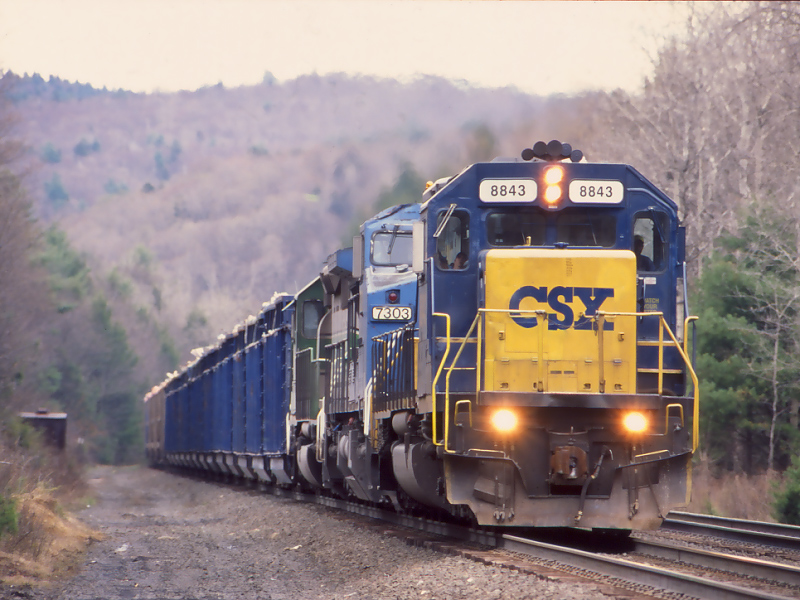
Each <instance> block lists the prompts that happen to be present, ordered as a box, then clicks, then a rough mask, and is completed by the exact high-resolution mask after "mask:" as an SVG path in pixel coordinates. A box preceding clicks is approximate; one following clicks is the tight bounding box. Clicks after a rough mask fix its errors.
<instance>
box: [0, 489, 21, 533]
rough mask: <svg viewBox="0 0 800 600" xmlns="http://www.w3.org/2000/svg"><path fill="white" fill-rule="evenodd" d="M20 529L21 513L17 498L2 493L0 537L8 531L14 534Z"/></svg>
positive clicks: (0, 497) (0, 501)
mask: <svg viewBox="0 0 800 600" xmlns="http://www.w3.org/2000/svg"><path fill="white" fill-rule="evenodd" d="M18 530H19V513H17V502H16V500H14V499H13V498H7V497H6V496H2V495H0V538H1V537H3V533H5V532H6V531H7V532H8V533H10V534H12V535H13V534H15V533H17V531H18Z"/></svg>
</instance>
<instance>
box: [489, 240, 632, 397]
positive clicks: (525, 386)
mask: <svg viewBox="0 0 800 600" xmlns="http://www.w3.org/2000/svg"><path fill="white" fill-rule="evenodd" d="M485 290H486V292H485V298H486V304H485V306H486V308H487V309H497V310H499V311H505V312H488V313H487V315H486V328H485V331H484V357H485V363H484V389H486V390H490V391H512V392H579V393H598V392H605V393H634V392H635V391H636V317H632V316H617V317H608V318H606V323H605V329H604V332H603V339H602V343H601V340H600V339H599V336H598V332H597V331H596V328H597V323H596V321H595V320H594V319H593V318H592V315H595V313H596V312H597V311H601V312H605V313H615V312H616V313H623V312H624V313H633V312H635V311H636V258H635V255H634V254H633V252H630V251H628V250H552V249H548V250H545V249H538V248H515V249H495V250H490V251H489V252H487V254H486V272H485ZM508 311H511V312H508ZM514 311H540V312H538V313H526V312H514ZM601 363H602V366H601Z"/></svg>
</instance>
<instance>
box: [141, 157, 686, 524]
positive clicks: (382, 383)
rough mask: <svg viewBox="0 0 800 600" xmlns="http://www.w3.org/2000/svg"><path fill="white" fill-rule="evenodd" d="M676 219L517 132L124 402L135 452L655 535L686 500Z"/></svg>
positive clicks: (610, 168)
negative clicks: (516, 152) (140, 429)
mask: <svg viewBox="0 0 800 600" xmlns="http://www.w3.org/2000/svg"><path fill="white" fill-rule="evenodd" d="M694 320H695V317H692V316H690V313H689V311H688V308H687V279H686V259H685V230H684V228H683V227H682V226H681V225H680V222H679V218H678V211H677V206H676V204H675V203H674V202H673V201H672V200H671V199H670V198H668V197H667V196H666V195H665V194H664V193H663V192H662V191H660V190H659V189H658V188H656V187H655V186H654V185H653V184H652V183H650V182H649V181H648V180H647V179H645V177H643V176H642V175H641V174H640V173H638V172H637V171H636V170H635V169H634V168H632V167H631V166H628V165H624V164H606V163H592V162H587V160H586V159H585V158H583V156H582V153H581V152H580V151H578V150H573V149H572V148H571V147H570V146H569V145H568V144H562V143H560V142H558V141H552V142H550V143H549V144H546V143H544V142H537V143H536V144H535V145H534V146H533V147H532V148H527V149H525V150H524V151H523V153H522V156H521V157H520V158H498V159H495V160H494V161H492V162H485V163H477V164H473V165H471V166H469V167H467V168H466V169H464V170H463V171H462V172H461V173H459V174H458V175H456V176H453V177H449V178H444V179H441V180H439V181H436V182H431V183H429V184H428V186H427V189H425V190H424V192H423V193H422V197H421V201H420V202H419V203H415V204H409V205H402V206H395V207H393V208H389V209H387V210H384V211H383V212H381V213H380V214H377V215H375V216H374V217H372V218H370V219H369V220H367V221H366V222H365V223H364V224H363V225H362V226H361V228H360V233H359V235H357V236H356V237H355V238H354V239H353V246H352V248H346V249H342V250H339V251H337V252H335V253H334V254H332V255H331V256H329V257H328V258H327V261H326V262H325V263H324V264H323V266H322V268H321V271H320V274H319V276H318V277H316V278H314V279H313V280H312V281H310V282H309V283H308V284H307V285H306V286H305V287H303V288H302V289H301V290H300V291H299V292H297V293H295V294H276V295H274V296H273V297H272V299H271V300H270V301H269V302H268V303H265V304H264V305H263V309H262V310H261V312H260V313H259V314H258V316H257V317H250V318H249V319H248V320H247V321H245V322H243V323H242V324H241V325H239V326H237V327H236V329H235V330H234V331H233V332H232V333H231V334H229V335H227V336H220V339H219V341H218V343H216V344H215V345H213V346H211V347H208V348H206V349H204V351H203V353H202V355H201V356H199V357H198V358H197V359H196V360H195V361H194V362H192V363H190V364H188V365H187V366H186V367H185V368H183V369H181V370H180V371H178V372H176V373H173V374H171V375H170V376H169V377H168V378H167V380H166V381H164V382H163V383H162V384H160V385H159V386H157V387H155V388H153V390H152V391H151V392H150V393H149V394H148V395H147V397H146V398H145V407H146V408H145V413H146V419H145V420H146V427H145V429H146V452H147V457H148V460H149V462H150V463H151V464H153V465H157V466H159V465H160V466H165V465H174V466H178V467H185V468H190V469H194V470H199V471H205V472H207V473H208V474H210V475H211V474H214V475H217V476H219V475H224V476H227V477H236V478H243V479H250V480H254V481H258V482H263V483H264V484H266V485H272V486H282V487H301V488H305V489H313V490H317V491H318V492H319V493H320V494H330V495H333V496H338V497H342V498H352V499H354V500H358V501H362V502H366V503H372V504H374V505H385V506H386V507H394V509H395V510H397V511H399V512H403V513H411V514H420V513H423V514H424V513H427V514H436V515H440V516H445V517H446V516H451V517H454V518H456V519H462V520H463V519H468V520H469V521H470V522H472V523H473V524H476V525H478V526H489V527H581V528H592V529H600V530H617V531H620V530H621V531H623V532H624V531H627V530H630V529H647V528H654V527H657V526H658V525H659V524H660V523H661V520H662V518H663V517H664V516H665V515H666V514H667V512H668V511H669V510H671V509H674V508H678V507H683V506H685V505H686V504H687V503H688V501H689V497H690V493H691V468H692V456H693V454H694V452H695V451H696V449H697V445H698V416H699V415H698V407H699V398H698V382H697V377H696V375H695V372H694V370H693V367H692V362H693V361H692V359H691V358H690V355H691V353H692V351H691V348H690V344H689V343H688V339H689V338H691V337H692V336H691V335H687V333H688V332H689V330H691V331H692V333H693V332H694Z"/></svg>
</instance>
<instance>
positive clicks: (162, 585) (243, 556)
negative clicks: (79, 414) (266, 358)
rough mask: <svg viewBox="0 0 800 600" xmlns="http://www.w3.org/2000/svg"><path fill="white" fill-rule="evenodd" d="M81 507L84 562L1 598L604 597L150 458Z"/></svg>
mask: <svg viewBox="0 0 800 600" xmlns="http://www.w3.org/2000/svg"><path fill="white" fill-rule="evenodd" d="M92 477H93V478H92V479H91V481H90V483H91V485H92V487H93V489H94V494H95V497H96V498H97V503H96V504H95V505H94V506H93V507H91V508H87V509H85V510H83V511H82V512H81V513H80V514H79V517H80V518H81V519H82V520H83V521H84V522H85V523H86V524H87V525H89V526H90V527H92V528H94V529H95V530H96V531H98V532H100V533H101V534H102V539H98V540H97V541H95V542H94V543H93V544H92V545H91V547H90V548H89V551H88V553H87V555H86V557H85V560H84V564H83V565H82V566H81V567H80V568H79V569H78V573H77V574H76V575H75V576H74V577H72V578H70V579H68V580H62V581H61V582H59V583H57V584H53V585H51V586H50V587H39V588H33V589H20V588H19V587H14V588H12V587H10V586H8V585H6V586H0V599H2V600H6V599H9V600H10V599H11V598H14V599H17V598H28V599H34V600H88V599H99V598H104V599H123V598H125V599H128V598H131V599H143V600H155V599H167V598H168V599H176V600H177V599H189V598H195V599H203V600H205V599H212V598H213V599H225V600H228V599H240V598H241V599H254V598H259V599H282V600H283V599H285V600H295V599H298V600H299V599H309V598H311V599H314V598H318V599H348V600H351V599H352V600H358V599H374V598H392V599H401V600H406V599H412V598H413V599H415V600H417V599H422V600H430V599H445V598H447V599H461V598H482V599H494V598H503V599H518V598H519V599H521V598H531V599H533V598H537V599H539V598H562V599H567V600H570V599H575V600H577V599H579V598H580V599H584V598H590V599H591V598H603V599H605V600H607V598H608V596H606V595H605V594H603V593H602V592H601V591H600V590H599V589H598V588H597V587H595V586H594V585H592V584H590V583H587V584H574V583H569V584H568V583H565V582H558V581H553V580H548V579H541V578H538V577H536V576H535V575H526V574H520V573H517V572H516V571H512V570H508V569H502V568H497V567H492V566H488V565H484V564H480V563H476V562H474V561H471V560H468V559H465V558H461V557H455V556H448V555H444V554H439V553H436V552H432V551H430V550H426V549H423V548H415V547H411V546H409V545H407V544H406V543H404V542H403V541H402V540H400V539H398V538H396V537H393V536H386V535H382V534H381V533H380V529H381V528H380V527H377V528H376V527H374V526H369V527H367V526H365V521H362V520H358V519H356V520H353V519H352V518H351V517H349V516H344V515H342V514H340V513H337V512H335V511H332V510H327V509H324V508H320V507H317V506H311V505H304V504H299V503H295V502H292V501H290V500H285V499H280V498H275V497H273V496H270V495H265V494H262V493H258V492H255V491H246V490H243V489H239V488H231V487H227V486H223V485H217V484H213V483H205V482H201V481H196V480H193V479H188V478H183V477H178V476H174V475H170V474H167V473H163V472H160V471H154V470H149V469H145V468H125V469H112V468H101V469H97V470H96V471H94V472H93V474H92Z"/></svg>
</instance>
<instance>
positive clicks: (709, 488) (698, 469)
mask: <svg viewBox="0 0 800 600" xmlns="http://www.w3.org/2000/svg"><path fill="white" fill-rule="evenodd" d="M778 479H779V475H777V474H775V473H772V474H768V473H763V474H760V475H743V474H734V473H727V472H726V473H722V474H719V475H715V474H713V473H712V472H711V471H710V470H709V469H708V466H707V464H705V463H701V464H700V465H695V467H694V471H693V474H692V502H691V503H690V504H689V508H688V510H689V511H690V512H697V513H703V514H712V515H719V516H722V517H732V518H737V519H754V520H758V521H770V522H774V521H775V519H774V518H773V516H772V487H773V485H774V484H775V483H777V481H778Z"/></svg>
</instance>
